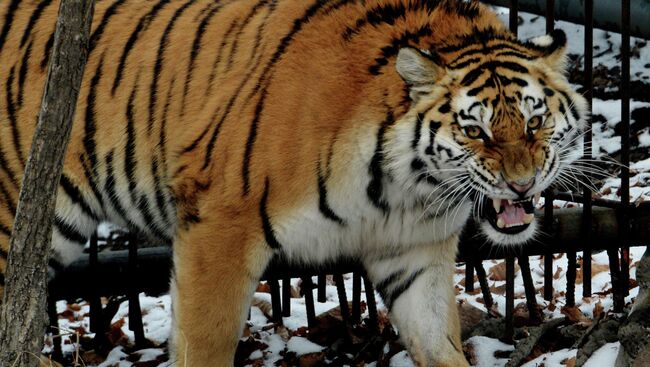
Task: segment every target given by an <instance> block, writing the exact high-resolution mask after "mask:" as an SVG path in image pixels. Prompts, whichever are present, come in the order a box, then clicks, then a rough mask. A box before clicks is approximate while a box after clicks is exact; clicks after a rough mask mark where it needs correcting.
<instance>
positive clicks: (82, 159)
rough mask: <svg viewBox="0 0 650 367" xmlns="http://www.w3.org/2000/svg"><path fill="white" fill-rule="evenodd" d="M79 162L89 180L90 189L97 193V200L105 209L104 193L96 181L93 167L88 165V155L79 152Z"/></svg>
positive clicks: (94, 193)
mask: <svg viewBox="0 0 650 367" xmlns="http://www.w3.org/2000/svg"><path fill="white" fill-rule="evenodd" d="M79 162H80V163H81V168H82V169H83V172H84V176H85V177H86V180H87V181H88V186H90V190H91V191H92V192H93V195H95V200H97V202H98V203H99V206H100V208H101V209H102V210H104V200H103V199H102V194H101V193H100V192H99V189H98V187H97V184H96V183H95V179H94V177H93V172H92V169H91V168H90V167H89V166H88V157H87V156H85V155H84V154H79Z"/></svg>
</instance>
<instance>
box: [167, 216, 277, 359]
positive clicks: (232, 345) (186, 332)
mask: <svg viewBox="0 0 650 367" xmlns="http://www.w3.org/2000/svg"><path fill="white" fill-rule="evenodd" d="M235 219H236V218H230V220H229V219H227V218H221V219H219V218H216V217H215V218H214V219H210V218H206V219H205V221H202V222H201V223H198V224H193V225H191V226H190V228H189V229H186V230H184V229H182V228H181V229H179V233H178V235H177V239H176V242H175V243H174V268H175V271H174V279H173V280H172V301H173V306H172V307H173V314H174V321H173V322H174V325H173V332H172V342H171V343H170V345H171V349H172V353H171V360H172V361H173V365H174V366H192V367H213V366H224V367H227V366H232V365H233V362H234V357H235V350H236V348H237V342H238V339H239V337H240V335H241V333H242V331H243V328H244V323H245V321H246V316H247V314H248V308H249V306H250V302H251V299H252V296H253V293H254V291H255V287H256V285H257V283H258V281H259V278H260V277H261V275H262V273H263V271H264V269H265V268H266V265H267V263H268V261H269V259H270V258H271V256H272V251H271V249H270V248H269V247H268V246H267V245H266V244H265V243H264V242H263V241H260V240H261V238H263V237H261V236H257V234H251V233H248V232H247V231H246V226H238V225H236V223H233V222H232V221H233V220H235Z"/></svg>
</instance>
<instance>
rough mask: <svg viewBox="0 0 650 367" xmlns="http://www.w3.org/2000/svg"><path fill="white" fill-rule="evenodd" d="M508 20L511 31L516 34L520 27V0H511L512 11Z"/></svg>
mask: <svg viewBox="0 0 650 367" xmlns="http://www.w3.org/2000/svg"><path fill="white" fill-rule="evenodd" d="M508 20H509V27H510V31H511V32H512V33H514V34H515V36H516V35H517V28H518V27H519V0H510V13H509V19H508Z"/></svg>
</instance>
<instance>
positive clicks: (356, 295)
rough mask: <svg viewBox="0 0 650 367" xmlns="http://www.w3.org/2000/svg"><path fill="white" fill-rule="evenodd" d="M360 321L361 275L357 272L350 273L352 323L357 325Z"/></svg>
mask: <svg viewBox="0 0 650 367" xmlns="http://www.w3.org/2000/svg"><path fill="white" fill-rule="evenodd" d="M360 321H361V274H360V273H359V272H358V271H355V272H354V273H352V323H353V324H358V323H359V322H360Z"/></svg>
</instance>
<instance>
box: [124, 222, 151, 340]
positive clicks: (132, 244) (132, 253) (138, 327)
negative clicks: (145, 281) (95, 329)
mask: <svg viewBox="0 0 650 367" xmlns="http://www.w3.org/2000/svg"><path fill="white" fill-rule="evenodd" d="M128 251H129V258H128V261H127V272H128V273H129V274H131V277H132V278H133V279H137V274H138V272H137V268H138V237H137V235H136V234H131V235H130V236H129V250H128ZM127 296H128V299H129V330H131V331H133V335H134V337H135V345H136V347H138V348H142V347H144V345H145V342H146V339H145V337H144V326H143V325H142V310H141V308H140V296H139V291H138V283H137V282H135V281H133V282H131V283H129V290H128V293H127Z"/></svg>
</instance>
